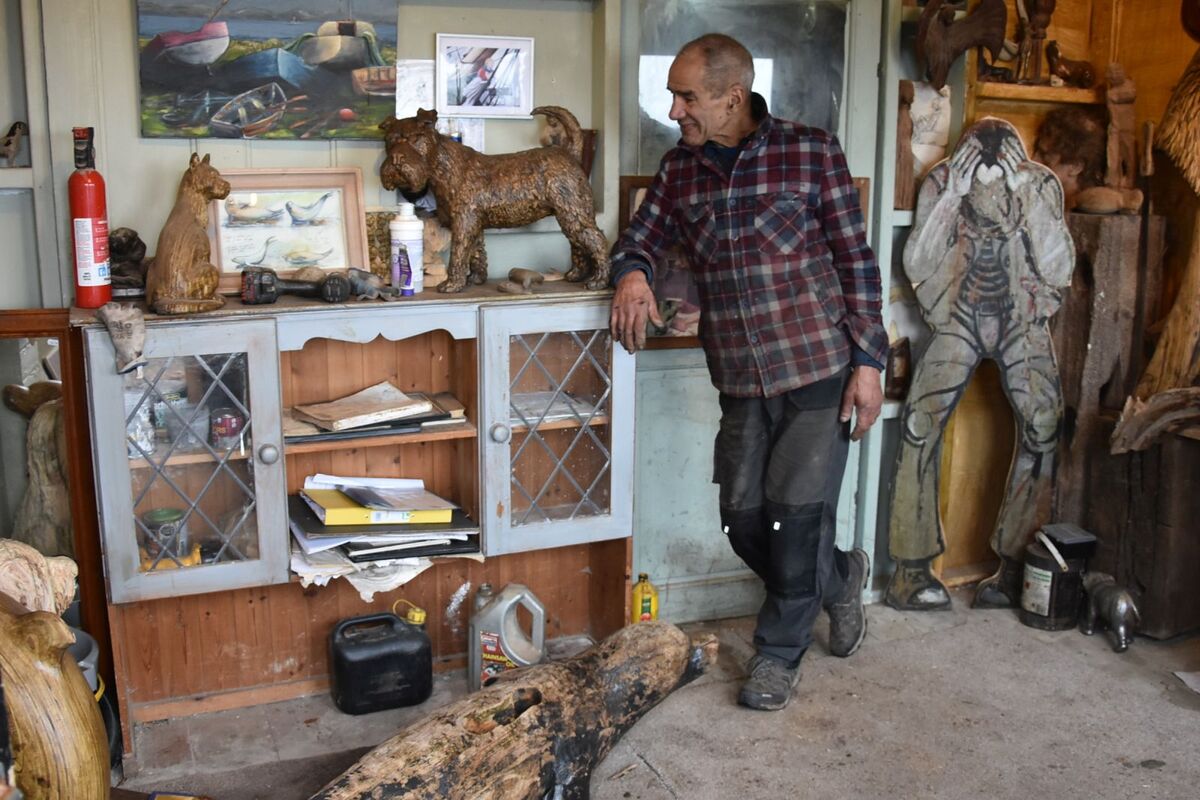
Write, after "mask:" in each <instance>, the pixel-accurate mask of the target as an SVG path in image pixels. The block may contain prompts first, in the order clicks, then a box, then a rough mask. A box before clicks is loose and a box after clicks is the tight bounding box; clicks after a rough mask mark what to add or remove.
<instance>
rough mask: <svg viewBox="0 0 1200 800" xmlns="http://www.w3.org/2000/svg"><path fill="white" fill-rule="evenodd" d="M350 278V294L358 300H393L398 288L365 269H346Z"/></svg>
mask: <svg viewBox="0 0 1200 800" xmlns="http://www.w3.org/2000/svg"><path fill="white" fill-rule="evenodd" d="M346 276H347V277H348V278H349V279H350V294H351V296H353V297H357V298H358V299H359V300H395V299H396V296H397V294H398V292H399V290H398V289H397V288H396V287H394V286H388V285H387V283H386V282H385V281H384V280H383V278H381V277H379V276H378V275H376V274H375V273H373V272H367V271H366V270H365V269H355V268H353V267H351V268H350V269H348V270H346Z"/></svg>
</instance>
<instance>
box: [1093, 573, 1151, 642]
mask: <svg viewBox="0 0 1200 800" xmlns="http://www.w3.org/2000/svg"><path fill="white" fill-rule="evenodd" d="M1083 590H1084V591H1085V592H1086V593H1087V604H1086V606H1085V607H1084V610H1083V614H1082V617H1083V618H1082V619H1081V620H1080V621H1079V630H1080V631H1081V632H1082V633H1083V634H1084V635H1085V636H1091V635H1092V634H1093V633H1095V632H1096V623H1097V622H1103V623H1104V627H1106V628H1108V639H1109V641H1110V642H1111V643H1112V649H1113V651H1114V652H1117V653H1124V652H1125V651H1126V650H1128V649H1129V643H1130V642H1132V641H1133V634H1134V632H1136V631H1137V629H1138V626H1139V625H1140V624H1141V622H1142V616H1141V614H1139V613H1138V609H1137V603H1136V602H1134V599H1133V595H1131V594H1130V593H1129V590H1128V589H1126V588H1124V587H1123V586H1118V585H1117V582H1116V581H1115V580H1113V577H1112V576H1111V575H1106V574H1104V573H1103V572H1089V573H1088V574H1086V575H1084V576H1083Z"/></svg>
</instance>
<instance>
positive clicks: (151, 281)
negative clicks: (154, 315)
mask: <svg viewBox="0 0 1200 800" xmlns="http://www.w3.org/2000/svg"><path fill="white" fill-rule="evenodd" d="M228 196H229V182H228V181H226V180H225V179H224V178H222V177H221V173H219V172H217V169H216V167H214V166H212V165H211V164H210V163H208V156H207V155H206V156H204V158H203V159H202V158H200V156H199V155H197V154H196V153H192V159H191V162H190V163H189V165H188V168H187V171H186V172H184V173H183V179H182V180H181V181H180V182H179V193H178V194H177V195H176V197H175V207H174V208H173V209H171V215H170V216H169V217H167V222H166V224H165V225H163V229H162V232H161V233H159V235H158V249H157V251H156V252H155V254H154V263H153V264H152V265H151V267H150V270H149V272H148V273H147V274H146V305H148V306H150V307H151V308H153V309H154V310H155V311H156V312H158V313H159V314H192V313H195V312H198V311H213V310H215V309H218V308H220V307H221V306H223V305H224V304H225V300H224V298H222V297H221V296H220V295H218V294H217V283H218V281H219V280H220V277H221V273H220V271H219V270H218V269H217V268H216V267H215V266H213V264H212V262H211V261H210V254H209V244H208V204H209V203H210V202H211V201H213V200H223V199H224V198H226V197H228Z"/></svg>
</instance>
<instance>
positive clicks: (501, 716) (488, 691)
mask: <svg viewBox="0 0 1200 800" xmlns="http://www.w3.org/2000/svg"><path fill="white" fill-rule="evenodd" d="M716 652H717V642H716V639H714V638H712V637H708V638H706V639H705V640H704V641H702V642H697V643H693V642H690V641H689V640H688V637H687V636H686V635H685V634H684V633H683V632H682V631H680V630H679V629H678V628H676V627H675V626H673V625H669V624H667V623H665V622H642V623H638V624H637V625H633V626H630V627H628V628H624V629H622V630H619V631H617V632H616V633H614V634H613V635H612V636H610V637H609V638H608V639H606V640H605V641H603V642H601V643H600V644H598V645H596V646H595V647H593V648H592V649H590V650H588V651H587V652H585V653H583V654H581V655H579V656H576V657H574V658H571V659H568V660H565V661H558V662H552V663H547V664H540V665H538V666H534V667H527V668H524V669H519V670H513V671H510V672H506V673H504V674H503V675H501V677H500V678H499V679H498V680H497V681H496V682H495V683H493V684H491V685H489V686H485V687H484V688H483V689H481V690H480V691H478V692H476V693H475V694H473V695H471V696H469V697H467V698H465V699H463V700H460V701H458V702H457V703H452V704H451V705H449V706H446V707H444V708H440V709H437V710H436V711H433V712H432V713H430V715H429V716H427V717H426V718H424V719H423V720H421V721H420V722H417V723H415V724H414V725H412V726H410V727H409V728H407V729H406V730H404V731H402V732H400V733H399V734H397V735H396V736H394V737H392V738H391V739H389V740H388V741H386V742H384V743H383V744H381V745H380V746H379V747H376V748H375V749H374V750H372V751H371V752H369V753H367V754H366V755H365V756H363V757H362V758H361V759H360V760H359V761H358V763H357V764H355V765H354V766H353V767H351V768H350V769H349V770H347V771H346V772H345V773H344V774H343V775H341V776H340V777H339V778H337V779H336V780H334V781H333V782H332V783H330V784H329V785H328V786H326V787H325V788H324V789H322V790H321V791H320V792H318V793H317V794H316V795H313V797H312V798H311V800H351V798H358V799H359V800H368V798H369V800H388V799H389V798H409V800H418V799H419V800H466V799H467V798H485V797H495V798H504V800H523V799H525V798H527V799H528V800H535V798H536V800H541V799H542V798H545V797H555V798H586V797H587V796H588V784H589V782H590V780H591V773H592V770H593V769H594V768H595V766H596V765H597V764H599V763H600V762H601V761H603V760H604V757H605V756H606V755H608V752H609V751H610V750H611V749H612V748H613V745H615V744H616V743H617V741H618V740H619V739H620V738H621V736H622V735H623V734H624V733H625V731H627V730H629V728H630V727H631V726H632V725H633V724H634V723H635V722H637V721H638V720H639V719H640V718H641V717H642V715H643V714H645V713H646V712H647V711H649V710H650V709H651V708H653V707H654V706H655V705H657V704H658V703H659V702H660V701H661V700H662V699H663V698H665V697H666V696H667V695H668V694H670V693H671V692H672V691H674V690H675V689H677V688H679V687H680V686H683V685H684V684H686V683H688V682H690V681H691V680H692V679H694V678H696V677H697V676H698V675H700V674H701V673H703V672H704V670H705V669H706V668H707V666H708V665H709V664H710V663H712V661H713V659H714V658H715V657H716Z"/></svg>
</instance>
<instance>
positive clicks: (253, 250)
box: [208, 167, 370, 294]
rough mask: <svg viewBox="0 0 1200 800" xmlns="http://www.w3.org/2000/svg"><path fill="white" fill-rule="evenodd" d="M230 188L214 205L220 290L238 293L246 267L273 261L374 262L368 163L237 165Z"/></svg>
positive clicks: (293, 266)
mask: <svg viewBox="0 0 1200 800" xmlns="http://www.w3.org/2000/svg"><path fill="white" fill-rule="evenodd" d="M221 177H223V178H225V179H226V180H228V181H229V185H230V191H229V196H228V197H226V198H225V199H224V200H214V201H213V202H212V205H211V206H210V208H209V214H208V218H209V223H208V238H209V243H210V245H211V250H212V260H213V263H214V264H216V266H217V268H218V269H219V270H221V283H220V290H221V292H222V293H225V294H237V292H238V290H239V287H240V285H241V274H242V270H243V269H244V268H246V267H270V268H271V269H273V270H275V271H276V272H277V273H278V274H279V275H280V277H284V278H286V277H289V276H291V275H293V274H294V273H295V272H296V270H298V269H301V268H303V267H317V268H318V269H323V270H337V269H346V268H347V267H359V268H361V269H369V268H370V267H369V262H368V257H367V222H366V219H367V218H366V214H365V213H364V212H365V206H364V203H363V188H362V171H361V170H360V169H359V168H358V167H321V168H313V169H282V170H273V169H229V170H222V172H221Z"/></svg>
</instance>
